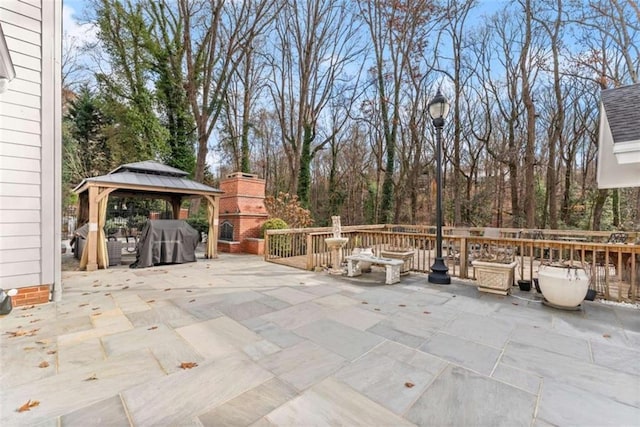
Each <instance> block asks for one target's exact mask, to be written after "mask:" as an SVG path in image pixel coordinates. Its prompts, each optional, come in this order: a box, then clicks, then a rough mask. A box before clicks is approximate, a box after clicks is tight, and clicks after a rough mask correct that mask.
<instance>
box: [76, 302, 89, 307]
mask: <svg viewBox="0 0 640 427" xmlns="http://www.w3.org/2000/svg"><path fill="white" fill-rule="evenodd" d="M88 305H89V303H84V304H80V305H79V306H78V307H86V306H88Z"/></svg>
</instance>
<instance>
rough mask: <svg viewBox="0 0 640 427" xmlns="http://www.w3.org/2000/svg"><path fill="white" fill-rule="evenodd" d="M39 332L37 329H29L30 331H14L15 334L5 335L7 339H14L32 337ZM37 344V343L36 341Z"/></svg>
mask: <svg viewBox="0 0 640 427" xmlns="http://www.w3.org/2000/svg"><path fill="white" fill-rule="evenodd" d="M39 330H40V328H38V329H31V330H30V331H24V330H23V331H15V332H11V331H9V332H6V334H7V335H9V338H16V337H32V336H34V335H35V334H36V332H38V331H39ZM36 342H37V341H36Z"/></svg>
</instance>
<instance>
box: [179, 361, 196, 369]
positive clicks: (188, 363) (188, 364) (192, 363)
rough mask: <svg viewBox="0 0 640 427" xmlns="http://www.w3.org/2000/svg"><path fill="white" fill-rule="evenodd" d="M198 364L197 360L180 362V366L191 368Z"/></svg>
mask: <svg viewBox="0 0 640 427" xmlns="http://www.w3.org/2000/svg"><path fill="white" fill-rule="evenodd" d="M196 366H198V364H197V363H196V362H182V363H181V364H180V368H182V369H191V368H195V367H196Z"/></svg>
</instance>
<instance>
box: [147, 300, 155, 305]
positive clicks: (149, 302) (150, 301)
mask: <svg viewBox="0 0 640 427" xmlns="http://www.w3.org/2000/svg"><path fill="white" fill-rule="evenodd" d="M152 302H156V300H154V299H150V300H149V301H147V303H148V304H151V303H152Z"/></svg>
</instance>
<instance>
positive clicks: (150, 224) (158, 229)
mask: <svg viewBox="0 0 640 427" xmlns="http://www.w3.org/2000/svg"><path fill="white" fill-rule="evenodd" d="M199 237H200V234H199V233H198V232H197V231H196V230H195V229H194V228H193V227H191V226H190V225H189V224H187V223H186V222H185V221H183V220H179V219H158V220H149V221H147V224H146V225H145V227H144V228H143V229H142V234H141V235H140V240H139V241H138V247H137V251H136V261H135V262H134V263H133V264H131V265H130V266H129V267H131V268H143V267H151V266H154V265H158V264H182V263H185V262H195V260H196V246H198V241H199Z"/></svg>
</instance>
